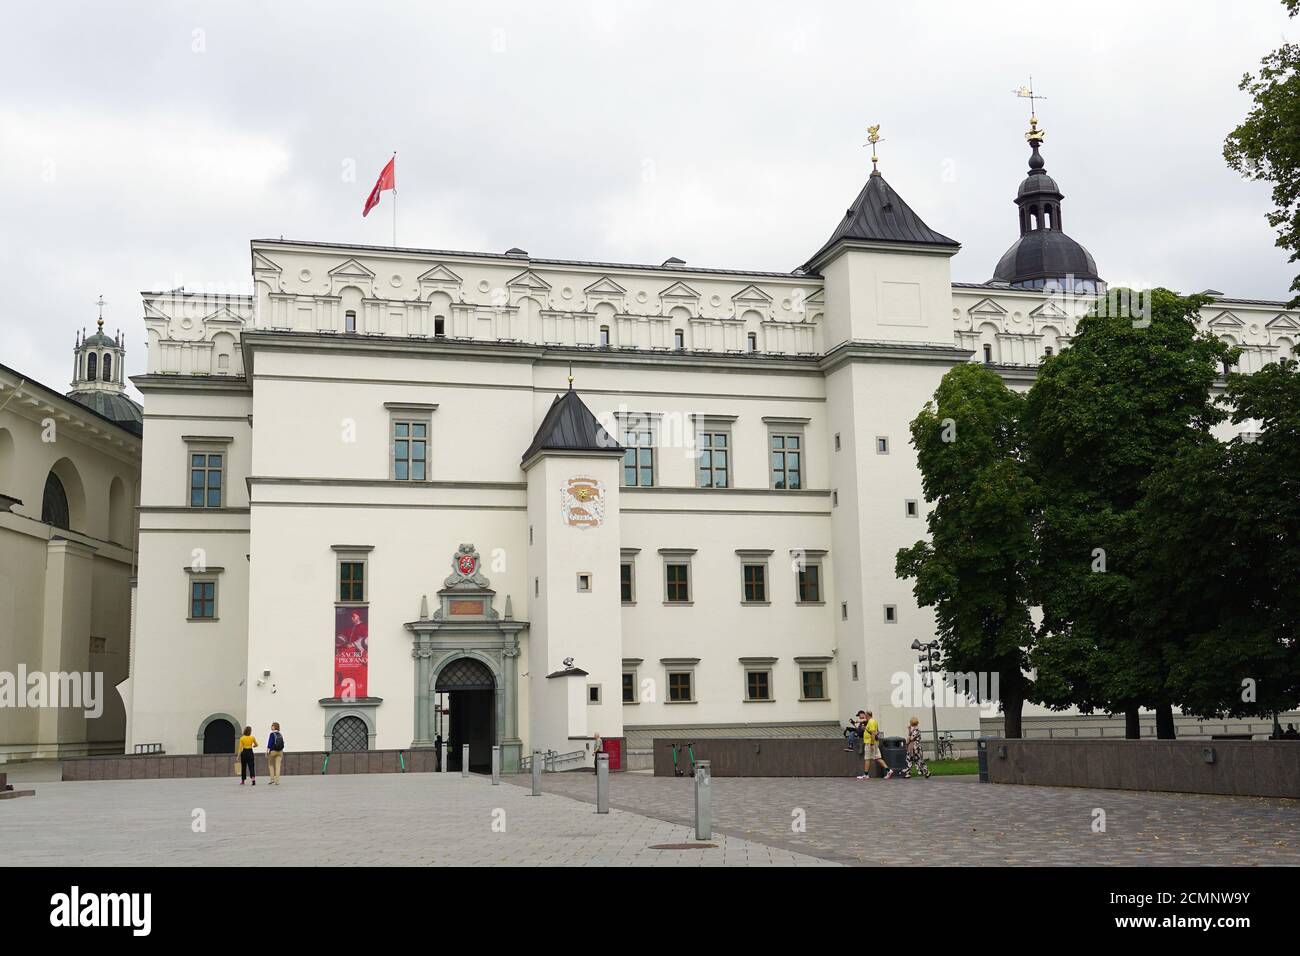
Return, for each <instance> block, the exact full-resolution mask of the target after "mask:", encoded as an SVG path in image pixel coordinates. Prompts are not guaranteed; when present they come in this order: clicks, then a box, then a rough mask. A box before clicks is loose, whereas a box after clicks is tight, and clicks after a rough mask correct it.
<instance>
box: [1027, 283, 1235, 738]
mask: <svg viewBox="0 0 1300 956" xmlns="http://www.w3.org/2000/svg"><path fill="white" fill-rule="evenodd" d="M1142 301H1145V303H1146V305H1145V308H1144V309H1143V310H1142V313H1141V315H1140V318H1141V320H1142V321H1135V319H1138V318H1139V316H1138V315H1136V314H1134V313H1133V312H1131V311H1129V310H1125V309H1122V308H1115V307H1114V304H1115V303H1117V302H1120V303H1122V302H1134V303H1137V302H1142ZM1203 301H1205V300H1204V298H1203V297H1198V296H1192V297H1186V298H1185V297H1182V296H1179V295H1177V294H1175V293H1173V292H1170V291H1168V290H1167V289H1155V290H1153V291H1151V292H1149V293H1144V294H1138V293H1132V292H1129V291H1128V290H1112V293H1111V296H1110V299H1109V302H1107V301H1105V300H1103V301H1102V302H1101V303H1100V304H1099V307H1098V308H1095V309H1094V310H1093V311H1092V313H1090V314H1089V315H1087V316H1085V317H1083V318H1082V319H1080V321H1079V323H1078V327H1077V330H1076V335H1075V337H1074V339H1073V340H1072V342H1071V345H1070V347H1069V348H1068V349H1065V350H1063V351H1062V352H1061V353H1059V354H1058V355H1056V356H1054V357H1053V358H1052V359H1050V360H1049V361H1047V362H1045V363H1044V365H1043V368H1042V370H1041V371H1040V373H1039V376H1038V378H1037V381H1036V382H1035V383H1034V386H1033V387H1032V388H1031V389H1030V391H1029V395H1028V397H1027V399H1026V406H1025V413H1024V416H1023V418H1022V421H1023V427H1024V431H1025V435H1026V447H1027V449H1028V460H1029V465H1030V469H1029V474H1030V476H1031V478H1032V479H1033V480H1034V481H1035V482H1036V484H1037V486H1038V493H1039V495H1040V499H1041V502H1042V509H1041V521H1040V524H1039V537H1038V547H1039V561H1038V567H1037V573H1036V575H1035V577H1034V584H1035V590H1034V593H1035V597H1036V599H1037V603H1038V604H1039V605H1040V606H1041V608H1042V621H1041V623H1040V625H1039V628H1038V633H1037V635H1036V640H1035V642H1034V646H1033V648H1032V651H1031V653H1030V656H1029V662H1030V664H1031V665H1032V667H1033V668H1034V671H1035V674H1036V680H1035V683H1034V688H1033V690H1034V697H1033V699H1034V700H1036V701H1037V702H1039V703H1042V704H1044V705H1046V706H1048V707H1051V708H1054V709H1064V708H1066V707H1069V706H1075V707H1078V708H1079V709H1080V710H1081V711H1082V712H1084V713H1091V712H1093V711H1103V712H1106V713H1124V714H1125V715H1126V718H1127V732H1128V735H1129V736H1135V735H1136V733H1137V714H1138V709H1139V708H1140V707H1143V706H1146V707H1150V708H1153V709H1154V710H1155V711H1156V723H1157V732H1158V734H1159V735H1160V736H1161V737H1172V736H1173V733H1174V728H1173V704H1174V700H1173V690H1172V689H1171V687H1170V674H1169V666H1168V659H1169V655H1168V653H1167V652H1166V651H1167V649H1166V647H1165V642H1166V640H1167V639H1168V637H1169V635H1167V634H1166V633H1165V632H1163V631H1161V630H1159V629H1152V628H1149V627H1145V626H1143V622H1142V621H1141V619H1140V616H1139V614H1138V607H1139V603H1140V598H1141V594H1140V589H1139V587H1138V583H1137V578H1138V575H1139V572H1140V569H1141V560H1140V559H1141V538H1140V535H1139V532H1140V522H1141V517H1142V504H1143V496H1144V487H1143V486H1144V482H1145V481H1146V480H1147V479H1148V478H1149V477H1150V476H1151V475H1152V474H1153V473H1154V472H1156V471H1158V470H1159V469H1161V468H1162V467H1164V466H1165V465H1166V463H1167V462H1169V461H1171V460H1172V459H1174V458H1175V457H1176V456H1178V455H1179V454H1181V453H1183V452H1184V451H1185V450H1186V449H1187V448H1188V447H1191V446H1195V445H1197V444H1201V443H1203V442H1205V441H1208V440H1212V439H1210V436H1209V432H1210V428H1211V427H1212V426H1213V425H1214V424H1216V423H1217V422H1219V421H1221V420H1222V419H1223V418H1224V417H1225V415H1224V413H1223V411H1222V410H1220V409H1219V408H1218V407H1217V406H1216V405H1215V403H1214V401H1213V398H1212V394H1211V390H1212V388H1213V386H1214V382H1215V379H1216V377H1217V375H1218V373H1219V370H1220V369H1221V367H1222V365H1223V363H1224V362H1225V361H1226V360H1229V359H1230V358H1232V352H1231V350H1230V349H1229V348H1228V346H1226V345H1225V344H1223V343H1222V342H1220V341H1219V340H1217V339H1216V338H1214V337H1212V336H1209V335H1205V334H1202V333H1200V332H1198V331H1197V325H1196V323H1197V319H1198V318H1199V312H1198V310H1199V306H1200V305H1201V303H1202V302H1203Z"/></svg>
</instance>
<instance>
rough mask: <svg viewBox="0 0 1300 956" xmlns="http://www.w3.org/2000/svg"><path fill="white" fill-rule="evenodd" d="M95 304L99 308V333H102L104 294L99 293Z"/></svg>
mask: <svg viewBox="0 0 1300 956" xmlns="http://www.w3.org/2000/svg"><path fill="white" fill-rule="evenodd" d="M95 304H96V305H98V306H99V331H101V332H103V331H104V293H102V292H101V293H100V294H99V298H98V299H96V300H95Z"/></svg>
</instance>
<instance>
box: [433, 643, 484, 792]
mask: <svg viewBox="0 0 1300 956" xmlns="http://www.w3.org/2000/svg"><path fill="white" fill-rule="evenodd" d="M434 691H435V692H436V693H439V694H446V695H447V709H448V710H449V711H451V713H450V714H449V715H448V718H449V719H448V722H447V743H448V747H447V751H448V752H447V766H448V768H449V769H451V770H460V769H461V747H462V746H464V745H465V744H469V769H470V770H472V771H474V772H476V773H491V771H492V745H493V744H495V743H496V742H497V738H496V696H497V695H496V681H495V680H494V679H493V677H492V671H491V670H490V669H489V668H488V666H487V665H486V664H484V663H483V662H482V661H477V660H474V659H473V658H471V657H460V658H457V659H456V660H454V661H452V662H451V663H449V664H448V665H447V666H446V667H444V668H443V669H442V671H441V672H440V673H439V674H438V682H437V686H436V687H435V688H434Z"/></svg>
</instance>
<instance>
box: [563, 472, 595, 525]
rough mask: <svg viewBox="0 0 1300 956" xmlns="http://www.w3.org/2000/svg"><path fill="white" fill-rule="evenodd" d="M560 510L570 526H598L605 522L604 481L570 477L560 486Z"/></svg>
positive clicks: (565, 521)
mask: <svg viewBox="0 0 1300 956" xmlns="http://www.w3.org/2000/svg"><path fill="white" fill-rule="evenodd" d="M560 512H561V514H562V515H563V517H564V523H565V524H567V525H568V526H569V527H570V528H578V529H580V530H584V531H585V530H586V529H587V528H599V527H600V526H601V525H602V524H604V523H605V484H604V482H601V481H597V480H596V479H595V478H570V479H569V480H568V481H566V482H565V483H564V486H563V487H562V488H560Z"/></svg>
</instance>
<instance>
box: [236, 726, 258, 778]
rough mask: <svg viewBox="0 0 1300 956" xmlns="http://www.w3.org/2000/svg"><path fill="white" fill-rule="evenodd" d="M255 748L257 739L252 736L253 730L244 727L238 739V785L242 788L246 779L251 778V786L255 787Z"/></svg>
mask: <svg viewBox="0 0 1300 956" xmlns="http://www.w3.org/2000/svg"><path fill="white" fill-rule="evenodd" d="M256 746H257V738H256V737H254V736H253V728H252V727H245V728H244V735H243V736H242V737H240V738H239V785H240V786H241V787H242V786H243V785H244V781H245V780H246V779H247V778H248V777H252V778H253V786H255V787H256V786H257V761H256V760H255V759H254V757H253V749H254V748H255V747H256Z"/></svg>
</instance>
